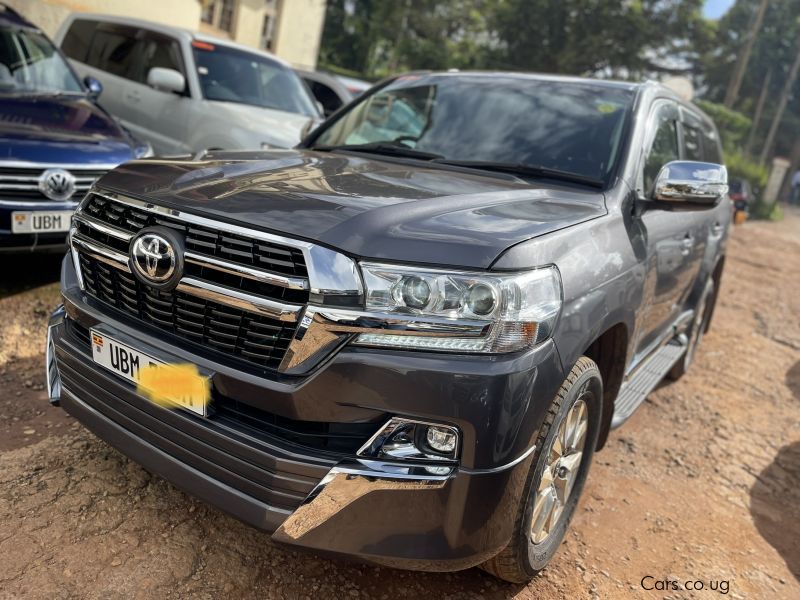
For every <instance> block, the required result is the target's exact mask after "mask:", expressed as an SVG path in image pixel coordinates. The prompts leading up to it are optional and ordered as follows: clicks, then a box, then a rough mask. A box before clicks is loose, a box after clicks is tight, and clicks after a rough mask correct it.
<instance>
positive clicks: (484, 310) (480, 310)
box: [466, 283, 495, 316]
mask: <svg viewBox="0 0 800 600" xmlns="http://www.w3.org/2000/svg"><path fill="white" fill-rule="evenodd" d="M466 304H467V308H469V309H470V310H471V311H472V312H473V313H474V314H476V315H481V316H483V315H488V314H490V313H491V312H492V311H493V310H494V306H495V300H494V292H493V290H492V288H490V287H489V286H488V285H486V284H484V283H476V284H474V285H473V286H471V287H470V288H469V290H467V302H466Z"/></svg>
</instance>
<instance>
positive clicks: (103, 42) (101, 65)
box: [86, 25, 144, 83]
mask: <svg viewBox="0 0 800 600" xmlns="http://www.w3.org/2000/svg"><path fill="white" fill-rule="evenodd" d="M136 33H137V32H136V30H135V29H131V28H129V27H120V26H116V25H115V26H105V25H103V26H101V27H98V28H97V30H96V31H95V34H94V37H93V39H92V45H91V47H90V48H89V52H88V54H87V56H86V64H88V65H89V66H92V67H95V68H97V69H100V70H101V71H105V72H106V73H111V74H112V75H117V76H119V77H124V78H126V79H130V80H132V81H138V82H140V83H144V76H143V73H142V72H143V70H144V69H143V61H142V42H141V40H138V39H137V36H136Z"/></svg>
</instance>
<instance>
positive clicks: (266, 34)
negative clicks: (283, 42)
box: [261, 15, 275, 50]
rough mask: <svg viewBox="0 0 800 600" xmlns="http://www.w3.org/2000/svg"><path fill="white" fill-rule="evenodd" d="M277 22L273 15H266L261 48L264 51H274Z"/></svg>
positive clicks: (262, 28) (262, 29) (262, 27)
mask: <svg viewBox="0 0 800 600" xmlns="http://www.w3.org/2000/svg"><path fill="white" fill-rule="evenodd" d="M274 25H275V20H274V19H273V18H272V15H264V24H263V25H262V26H261V48H262V49H264V50H272V42H273V40H272V32H273V29H274Z"/></svg>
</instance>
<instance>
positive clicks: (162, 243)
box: [130, 227, 183, 289]
mask: <svg viewBox="0 0 800 600" xmlns="http://www.w3.org/2000/svg"><path fill="white" fill-rule="evenodd" d="M180 248H181V241H180V239H178V236H177V235H176V234H175V233H174V232H172V231H169V230H168V229H166V228H161V227H154V228H148V229H143V230H142V231H140V232H139V234H138V235H137V236H136V237H134V238H133V240H132V241H131V246H130V267H131V271H133V273H134V275H136V276H137V277H138V278H139V279H140V280H141V281H143V282H144V283H147V284H149V285H150V286H152V287H156V288H160V289H171V288H173V287H175V286H176V285H177V284H178V281H179V280H180V277H181V273H180V271H182V266H183V260H182V259H183V256H182V252H181V249H180Z"/></svg>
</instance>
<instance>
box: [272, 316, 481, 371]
mask: <svg viewBox="0 0 800 600" xmlns="http://www.w3.org/2000/svg"><path fill="white" fill-rule="evenodd" d="M491 326H492V324H491V323H486V322H484V321H470V320H467V319H460V320H457V319H434V318H431V317H420V316H416V315H401V314H393V313H371V312H365V311H358V310H348V309H330V308H323V307H319V306H309V307H308V308H306V311H305V313H304V314H303V317H302V319H301V320H300V325H299V326H298V327H297V330H296V331H295V335H294V337H293V338H292V341H291V342H290V343H289V348H288V350H287V351H286V354H285V355H284V357H283V361H281V364H280V366H279V367H278V371H280V372H282V373H285V372H287V371H291V370H293V369H297V368H298V367H300V366H301V365H302V364H303V363H305V362H306V361H307V360H309V359H311V358H313V357H314V356H315V355H317V354H318V353H319V352H321V351H323V350H324V349H325V348H327V347H329V346H330V345H332V344H334V343H335V342H336V341H337V340H339V339H340V338H341V337H342V336H346V335H353V334H358V333H386V332H387V331H388V332H391V333H392V334H396V335H417V336H430V337H434V336H435V337H459V338H462V337H475V338H479V337H483V336H485V335H487V333H488V331H489V329H490V328H491Z"/></svg>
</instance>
